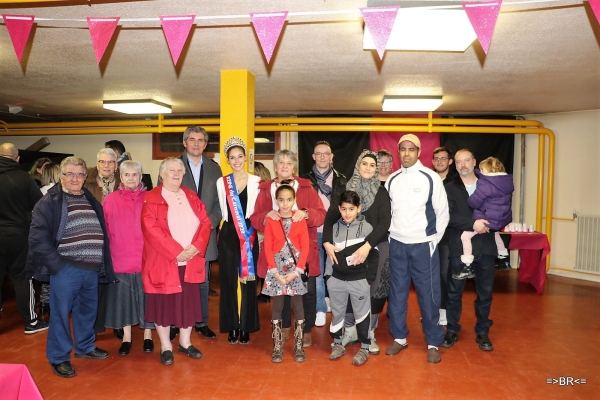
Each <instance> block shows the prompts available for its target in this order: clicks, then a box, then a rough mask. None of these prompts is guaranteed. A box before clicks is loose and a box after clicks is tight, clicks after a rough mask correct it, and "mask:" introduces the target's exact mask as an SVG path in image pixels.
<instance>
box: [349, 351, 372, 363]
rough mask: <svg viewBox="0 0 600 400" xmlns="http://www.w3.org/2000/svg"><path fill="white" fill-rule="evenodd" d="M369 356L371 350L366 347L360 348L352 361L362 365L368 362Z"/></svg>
mask: <svg viewBox="0 0 600 400" xmlns="http://www.w3.org/2000/svg"><path fill="white" fill-rule="evenodd" d="M368 358H369V352H368V351H367V350H365V349H360V350H359V351H358V353H356V355H355V356H354V358H353V359H352V362H353V363H354V364H356V365H358V366H359V367H360V366H361V365H363V364H364V363H366V362H367V359H368Z"/></svg>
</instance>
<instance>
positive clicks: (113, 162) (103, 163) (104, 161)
mask: <svg viewBox="0 0 600 400" xmlns="http://www.w3.org/2000/svg"><path fill="white" fill-rule="evenodd" d="M116 163H117V162H116V161H114V160H108V161H107V160H98V164H101V165H113V164H116Z"/></svg>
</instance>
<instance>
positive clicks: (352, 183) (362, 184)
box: [346, 150, 381, 213]
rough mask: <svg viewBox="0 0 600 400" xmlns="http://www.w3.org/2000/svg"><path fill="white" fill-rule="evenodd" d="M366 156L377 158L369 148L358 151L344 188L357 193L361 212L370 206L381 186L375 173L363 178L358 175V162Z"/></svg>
mask: <svg viewBox="0 0 600 400" xmlns="http://www.w3.org/2000/svg"><path fill="white" fill-rule="evenodd" d="M366 156H369V157H373V158H375V160H378V158H377V153H375V152H373V151H371V150H363V152H362V153H360V156H358V160H356V165H355V166H354V173H353V174H352V177H351V178H350V179H349V180H348V183H347V184H346V190H353V191H355V192H356V193H358V196H359V197H360V205H361V206H362V210H361V213H364V212H365V211H367V210H368V209H369V208H371V206H372V205H373V202H374V201H375V196H376V195H377V192H378V191H379V188H380V187H381V183H380V182H379V179H377V173H374V174H373V176H372V177H371V178H370V179H363V178H362V177H361V176H360V170H359V167H360V163H361V161H362V160H363V158H365V157H366Z"/></svg>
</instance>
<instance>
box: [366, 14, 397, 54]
mask: <svg viewBox="0 0 600 400" xmlns="http://www.w3.org/2000/svg"><path fill="white" fill-rule="evenodd" d="M399 9H400V6H385V7H366V8H361V9H360V12H361V14H362V17H363V21H365V25H366V26H367V28H369V32H371V36H372V37H373V42H374V43H375V48H376V49H377V54H379V58H380V59H383V54H384V52H385V46H386V45H387V42H388V39H389V38H390V33H391V32H392V28H393V27H394V22H395V21H396V16H397V15H398V10H399Z"/></svg>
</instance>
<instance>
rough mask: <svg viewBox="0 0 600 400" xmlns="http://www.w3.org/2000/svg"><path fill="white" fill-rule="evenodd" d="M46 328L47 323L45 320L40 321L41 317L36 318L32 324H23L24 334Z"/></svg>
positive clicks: (30, 333)
mask: <svg viewBox="0 0 600 400" xmlns="http://www.w3.org/2000/svg"><path fill="white" fill-rule="evenodd" d="M47 329H48V323H47V322H46V321H42V320H41V319H38V320H37V321H35V323H33V324H27V325H25V334H26V335H33V334H34V333H38V332H41V331H45V330H47Z"/></svg>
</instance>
